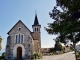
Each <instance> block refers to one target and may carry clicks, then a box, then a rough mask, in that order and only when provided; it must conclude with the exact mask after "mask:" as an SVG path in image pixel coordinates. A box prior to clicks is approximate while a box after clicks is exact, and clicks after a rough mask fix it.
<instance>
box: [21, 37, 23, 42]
mask: <svg viewBox="0 0 80 60" xmlns="http://www.w3.org/2000/svg"><path fill="white" fill-rule="evenodd" d="M21 43H23V35H21Z"/></svg>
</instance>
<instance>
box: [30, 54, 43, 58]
mask: <svg viewBox="0 0 80 60" xmlns="http://www.w3.org/2000/svg"><path fill="white" fill-rule="evenodd" d="M40 58H42V54H41V53H37V52H34V53H33V55H32V56H31V57H30V59H40Z"/></svg>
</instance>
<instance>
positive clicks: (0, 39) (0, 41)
mask: <svg viewBox="0 0 80 60" xmlns="http://www.w3.org/2000/svg"><path fill="white" fill-rule="evenodd" d="M1 43H2V38H1V37H0V50H1V49H2V46H1Z"/></svg>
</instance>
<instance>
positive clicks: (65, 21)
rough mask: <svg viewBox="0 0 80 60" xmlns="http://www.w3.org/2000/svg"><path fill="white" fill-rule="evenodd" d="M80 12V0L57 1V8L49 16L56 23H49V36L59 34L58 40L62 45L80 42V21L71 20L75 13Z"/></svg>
mask: <svg viewBox="0 0 80 60" xmlns="http://www.w3.org/2000/svg"><path fill="white" fill-rule="evenodd" d="M78 11H80V0H76V1H75V0H56V6H54V8H53V10H52V12H49V15H50V17H51V18H52V19H54V21H53V22H52V23H48V27H47V28H45V30H46V31H47V32H48V33H49V34H57V35H58V37H57V38H56V39H55V40H58V41H60V42H62V43H66V40H70V41H71V42H73V45H74V48H75V43H77V42H78V41H80V38H79V37H80V20H79V19H73V18H71V16H72V14H73V13H74V12H78Z"/></svg>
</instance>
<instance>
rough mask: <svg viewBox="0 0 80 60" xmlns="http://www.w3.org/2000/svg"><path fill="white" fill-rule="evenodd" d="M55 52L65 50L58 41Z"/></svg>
mask: <svg viewBox="0 0 80 60" xmlns="http://www.w3.org/2000/svg"><path fill="white" fill-rule="evenodd" d="M54 50H55V51H62V50H63V47H62V45H61V43H60V42H59V41H56V43H55V47H54Z"/></svg>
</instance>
